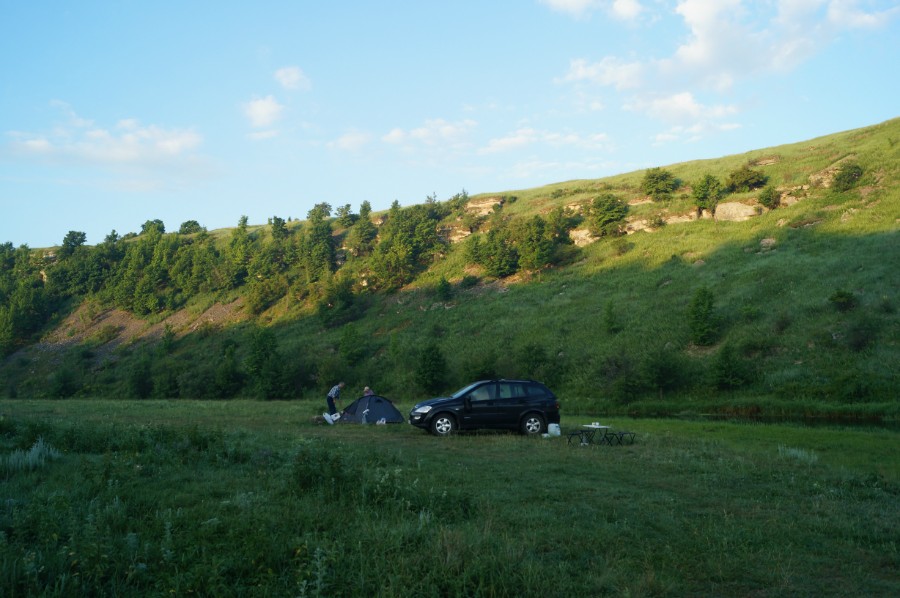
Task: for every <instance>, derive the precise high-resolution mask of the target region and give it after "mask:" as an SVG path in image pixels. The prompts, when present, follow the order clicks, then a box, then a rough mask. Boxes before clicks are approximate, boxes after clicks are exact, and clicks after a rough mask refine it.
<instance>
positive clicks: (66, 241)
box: [59, 230, 87, 259]
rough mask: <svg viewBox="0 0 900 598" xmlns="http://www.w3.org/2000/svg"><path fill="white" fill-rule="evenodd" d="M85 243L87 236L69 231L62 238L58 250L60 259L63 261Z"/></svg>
mask: <svg viewBox="0 0 900 598" xmlns="http://www.w3.org/2000/svg"><path fill="white" fill-rule="evenodd" d="M86 242H87V235H86V234H85V233H83V232H79V231H74V230H70V231H69V232H68V233H66V236H65V237H64V238H63V242H62V245H61V246H60V248H59V257H60V259H65V258H67V257H69V256H71V255H72V254H73V253H75V250H76V249H78V248H79V247H81V246H82V245H84V244H85V243H86Z"/></svg>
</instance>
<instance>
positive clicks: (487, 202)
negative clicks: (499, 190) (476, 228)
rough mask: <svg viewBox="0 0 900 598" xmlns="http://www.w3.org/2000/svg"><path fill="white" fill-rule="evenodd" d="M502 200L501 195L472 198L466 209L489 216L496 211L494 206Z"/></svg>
mask: <svg viewBox="0 0 900 598" xmlns="http://www.w3.org/2000/svg"><path fill="white" fill-rule="evenodd" d="M501 203H502V202H501V200H500V198H499V197H486V198H485V199H479V200H477V201H476V200H472V201H470V202H469V203H468V205H467V206H466V211H468V212H474V213H475V214H477V215H479V216H487V215H488V214H490V213H492V212H493V211H494V206H496V205H500V204H501Z"/></svg>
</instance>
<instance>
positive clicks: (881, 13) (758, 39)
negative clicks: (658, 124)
mask: <svg viewBox="0 0 900 598" xmlns="http://www.w3.org/2000/svg"><path fill="white" fill-rule="evenodd" d="M541 1H542V3H543V4H545V5H547V6H549V7H550V8H552V9H554V10H559V11H563V12H568V13H570V14H573V15H579V14H584V13H586V12H589V11H591V10H596V9H598V8H605V9H607V10H609V11H610V12H611V13H618V14H619V15H620V16H622V17H626V16H627V17H630V20H633V21H634V20H637V17H639V16H641V15H643V14H645V13H650V12H651V11H657V15H656V16H658V14H660V11H667V12H669V15H670V16H675V17H677V18H680V19H681V21H682V23H683V26H684V29H685V32H686V35H684V36H682V40H683V41H682V42H681V43H680V44H678V45H676V46H673V47H672V48H671V51H670V52H669V54H668V55H664V56H659V57H649V58H645V59H641V60H634V59H633V58H630V59H623V58H621V57H618V56H613V55H607V56H604V57H601V58H599V59H595V60H592V59H588V58H584V57H579V58H574V59H572V60H571V61H570V62H569V66H568V70H567V71H566V72H565V73H564V74H563V75H562V76H561V77H560V78H559V79H557V82H558V83H565V84H571V85H573V86H574V88H575V91H576V93H578V94H581V96H582V97H581V98H580V99H579V103H580V104H584V98H583V95H584V94H585V93H586V90H590V89H591V86H597V87H605V88H611V89H613V90H615V91H616V92H619V93H623V92H624V93H628V94H629V96H630V97H625V98H622V99H621V102H622V106H623V107H624V108H625V109H626V110H630V111H635V112H642V113H644V114H646V115H647V116H648V117H650V118H654V119H658V120H660V121H662V122H665V123H667V124H669V125H671V126H673V127H681V129H679V130H678V131H677V133H674V134H673V133H672V132H671V131H670V132H667V133H662V134H661V136H660V139H661V140H663V141H664V140H667V139H668V138H669V137H670V136H672V135H674V136H676V137H677V138H685V132H689V134H691V135H703V134H708V133H710V132H712V131H721V130H728V129H729V127H730V128H733V127H735V126H737V125H736V124H735V123H734V122H726V121H727V120H728V119H731V120H733V117H734V116H735V115H737V114H738V112H739V109H738V106H736V105H733V104H729V103H727V102H722V103H715V102H710V103H706V104H704V103H701V102H699V101H698V100H697V98H696V96H695V95H694V94H695V93H697V92H703V93H707V94H711V95H713V96H716V95H722V96H723V97H724V95H725V94H730V93H732V92H733V90H734V88H735V87H736V86H738V85H744V84H746V83H747V82H748V81H751V80H753V79H758V78H760V77H763V76H768V75H784V74H786V73H789V72H792V71H793V70H794V69H796V68H798V67H799V66H800V65H802V64H803V63H804V62H806V61H808V60H809V59H810V58H812V57H813V56H815V55H816V54H817V53H819V52H821V51H822V49H823V48H825V47H827V46H828V45H829V44H831V43H833V42H834V41H835V40H836V39H837V38H838V36H839V35H840V34H841V32H842V31H848V30H854V29H865V28H874V27H879V26H885V24H886V23H887V22H889V21H890V20H892V19H894V18H896V17H898V16H900V6H896V5H894V6H891V7H890V8H886V9H883V10H872V9H866V8H864V7H863V6H864V5H863V4H862V3H861V2H859V1H858V0H773V1H772V2H769V3H756V2H748V1H746V0H680V1H678V2H677V3H675V4H674V6H673V5H670V4H668V3H640V2H631V1H629V0H620V1H617V2H611V3H610V2H606V3H600V2H591V1H589V0H541ZM891 4H893V3H891ZM865 6H868V7H871V6H872V3H869V4H867V5H865ZM644 22H645V23H652V24H653V25H655V24H656V23H657V22H658V19H654V18H648V19H645V20H644ZM688 89H689V90H692V91H690V92H689V91H685V90H688ZM609 101H610V98H608V97H607V98H606V101H605V102H604V104H608V103H609Z"/></svg>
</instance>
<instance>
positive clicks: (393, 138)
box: [381, 118, 478, 146]
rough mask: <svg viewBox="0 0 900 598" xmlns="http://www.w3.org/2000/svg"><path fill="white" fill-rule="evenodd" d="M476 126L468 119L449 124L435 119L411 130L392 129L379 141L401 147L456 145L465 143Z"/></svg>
mask: <svg viewBox="0 0 900 598" xmlns="http://www.w3.org/2000/svg"><path fill="white" fill-rule="evenodd" d="M477 125H478V123H477V122H475V121H474V120H470V119H465V120H461V121H457V122H450V121H447V120H444V119H442V118H436V119H431V120H427V121H425V123H424V124H422V125H421V126H419V127H415V128H412V129H401V128H396V129H392V130H391V131H390V132H389V133H388V134H386V135H384V136H383V137H382V138H381V139H382V141H384V142H386V143H390V144H394V145H403V146H410V145H420V146H421V145H424V146H437V145H445V144H449V145H458V144H461V143H465V142H466V140H467V136H468V134H469V133H470V132H471V131H472V130H473V129H474V128H475V127H476V126H477Z"/></svg>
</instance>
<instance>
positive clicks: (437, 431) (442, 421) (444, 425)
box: [431, 413, 456, 436]
mask: <svg viewBox="0 0 900 598" xmlns="http://www.w3.org/2000/svg"><path fill="white" fill-rule="evenodd" d="M455 431H456V420H455V419H453V416H452V415H450V414H449V413H438V414H437V415H435V416H434V418H433V419H432V420H431V433H432V434H434V435H435V436H447V435H449V434H452V433H453V432H455Z"/></svg>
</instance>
